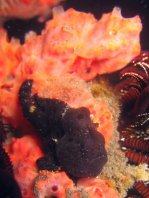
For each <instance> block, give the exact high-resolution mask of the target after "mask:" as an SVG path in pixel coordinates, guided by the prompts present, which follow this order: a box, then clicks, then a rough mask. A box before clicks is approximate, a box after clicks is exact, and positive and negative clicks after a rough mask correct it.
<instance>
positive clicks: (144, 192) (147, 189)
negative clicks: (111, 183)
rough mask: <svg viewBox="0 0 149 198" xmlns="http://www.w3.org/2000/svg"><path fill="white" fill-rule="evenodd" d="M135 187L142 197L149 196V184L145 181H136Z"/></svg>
mask: <svg viewBox="0 0 149 198" xmlns="http://www.w3.org/2000/svg"><path fill="white" fill-rule="evenodd" d="M134 189H135V190H136V191H137V192H138V193H139V194H140V196H141V197H144V198H148V197H149V185H148V184H145V183H144V182H141V181H140V182H136V183H135V185H134Z"/></svg>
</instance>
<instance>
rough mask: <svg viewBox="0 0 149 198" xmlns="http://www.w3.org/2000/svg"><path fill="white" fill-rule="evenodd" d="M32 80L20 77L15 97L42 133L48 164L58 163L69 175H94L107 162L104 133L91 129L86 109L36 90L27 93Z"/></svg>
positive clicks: (25, 113)
mask: <svg viewBox="0 0 149 198" xmlns="http://www.w3.org/2000/svg"><path fill="white" fill-rule="evenodd" d="M32 84H33V81H32V80H26V81H24V83H23V84H22V86H21V88H20V91H19V101H20V105H21V107H22V110H23V113H24V116H25V117H26V118H27V119H28V121H29V122H30V123H31V124H32V125H33V126H34V127H35V129H36V131H37V132H38V134H39V135H40V137H42V140H43V143H44V147H43V149H44V152H45V154H46V157H48V159H49V162H51V163H49V164H52V165H50V166H51V168H52V167H54V165H56V166H59V167H60V168H62V169H63V170H65V171H66V172H67V173H69V174H70V175H72V176H73V177H88V176H96V175H97V174H98V173H99V172H100V171H101V170H102V167H103V166H104V164H105V163H106V162H107V153H106V150H105V140H104V137H103V135H102V134H100V133H99V132H98V131H97V130H96V129H95V126H94V124H93V123H92V121H91V119H90V112H89V110H88V109H87V108H85V107H82V108H78V109H74V108H70V107H69V106H68V105H67V104H66V103H64V102H63V101H60V100H57V99H48V98H40V97H39V96H38V95H37V94H34V95H33V96H31V89H32ZM45 145H46V146H45ZM42 160H44V158H43V159H42ZM45 161H46V160H45ZM42 163H43V161H37V164H39V165H41V164H42ZM43 165H45V163H43ZM46 166H47V165H46Z"/></svg>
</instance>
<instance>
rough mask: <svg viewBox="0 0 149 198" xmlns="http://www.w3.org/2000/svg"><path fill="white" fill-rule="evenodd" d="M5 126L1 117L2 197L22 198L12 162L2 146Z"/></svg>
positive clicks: (0, 167)
mask: <svg viewBox="0 0 149 198" xmlns="http://www.w3.org/2000/svg"><path fill="white" fill-rule="evenodd" d="M4 131H5V130H4V124H3V121H2V118H1V117H0V197H7V196H11V197H14V198H21V197H22V195H21V191H20V188H19V186H18V184H17V182H16V180H15V178H14V174H13V166H12V162H11V160H10V158H9V156H8V154H7V153H6V151H5V149H4V148H3V146H2V142H3V141H4V140H5V139H6V134H5V133H4Z"/></svg>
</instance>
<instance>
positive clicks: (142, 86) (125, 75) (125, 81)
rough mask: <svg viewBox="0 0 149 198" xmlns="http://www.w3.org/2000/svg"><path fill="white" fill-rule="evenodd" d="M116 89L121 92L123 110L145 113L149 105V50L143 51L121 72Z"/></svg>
mask: <svg viewBox="0 0 149 198" xmlns="http://www.w3.org/2000/svg"><path fill="white" fill-rule="evenodd" d="M119 76H120V82H118V84H117V85H116V87H115V89H116V90H117V92H120V96H121V99H120V100H121V104H122V110H123V111H129V112H131V111H133V113H135V114H141V113H144V112H145V110H147V107H148V101H147V95H148V89H149V88H148V84H149V52H148V51H142V52H141V53H140V55H138V56H137V57H136V58H134V59H133V60H132V61H131V62H130V63H129V64H128V65H127V67H126V68H124V69H123V70H122V71H121V72H120V74H119Z"/></svg>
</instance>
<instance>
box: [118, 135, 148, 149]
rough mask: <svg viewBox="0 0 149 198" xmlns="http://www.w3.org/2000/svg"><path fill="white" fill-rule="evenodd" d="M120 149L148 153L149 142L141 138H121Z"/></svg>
mask: <svg viewBox="0 0 149 198" xmlns="http://www.w3.org/2000/svg"><path fill="white" fill-rule="evenodd" d="M120 145H121V147H124V148H131V149H134V150H138V151H141V152H148V151H149V140H145V139H144V138H143V137H141V138H137V137H132V138H131V137H127V138H123V139H122V140H121V141H120Z"/></svg>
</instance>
